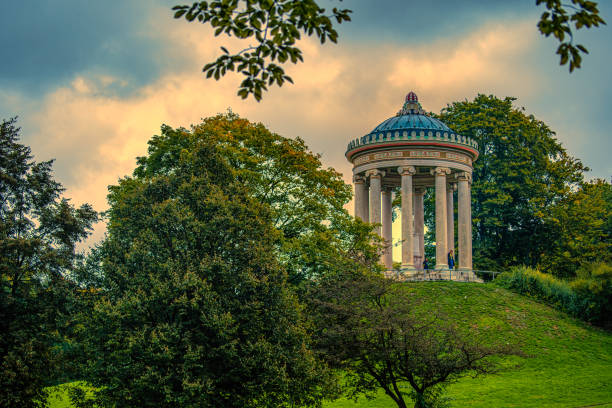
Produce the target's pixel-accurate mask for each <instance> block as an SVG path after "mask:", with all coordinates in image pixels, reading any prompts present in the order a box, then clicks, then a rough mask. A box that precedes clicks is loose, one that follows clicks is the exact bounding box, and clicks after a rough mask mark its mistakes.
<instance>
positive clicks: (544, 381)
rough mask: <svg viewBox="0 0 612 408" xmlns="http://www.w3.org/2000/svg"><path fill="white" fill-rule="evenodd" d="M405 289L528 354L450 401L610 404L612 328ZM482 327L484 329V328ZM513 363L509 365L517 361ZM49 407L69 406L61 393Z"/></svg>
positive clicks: (447, 290)
mask: <svg viewBox="0 0 612 408" xmlns="http://www.w3.org/2000/svg"><path fill="white" fill-rule="evenodd" d="M405 288H406V291H407V294H406V295H407V296H418V297H419V298H423V299H425V300H426V301H427V302H426V303H427V304H428V305H429V306H428V307H429V308H431V310H434V311H440V312H442V313H444V314H446V315H448V316H450V317H453V318H454V319H456V320H457V321H458V322H460V324H461V325H462V326H463V327H465V328H468V329H469V328H472V327H479V328H481V329H487V330H488V332H489V333H491V335H494V336H498V335H501V336H504V337H505V338H507V339H508V340H509V341H512V342H517V343H519V344H521V347H522V349H523V351H524V352H525V353H526V357H511V358H507V359H505V360H504V365H505V366H507V367H508V370H506V371H504V372H502V373H500V374H497V375H494V376H488V377H482V378H477V379H472V378H465V379H463V380H461V381H460V382H458V383H456V384H453V385H452V386H450V387H449V389H448V396H449V397H450V398H451V400H450V404H451V406H452V407H474V408H478V407H483V408H484V407H487V408H490V407H495V408H503V407H521V408H528V407H538V408H542V407H563V408H571V407H587V406H589V407H591V406H596V407H598V408H603V407H609V408H612V334H611V333H609V332H605V331H603V330H600V329H597V328H593V327H591V326H588V325H586V324H584V323H582V322H581V321H578V320H575V319H573V318H570V317H568V316H567V315H565V314H563V313H561V312H558V311H556V310H554V309H552V308H551V307H549V306H546V305H543V304H541V303H538V302H536V301H533V300H531V299H529V298H526V297H524V296H521V295H517V294H515V293H512V292H509V291H507V290H505V289H501V288H498V287H497V286H495V285H493V284H475V283H456V282H420V283H407V284H405ZM487 330H485V331H487ZM517 365H518V366H519V367H518V368H514V367H516V366H517ZM50 402H51V406H52V408H67V407H69V406H70V405H69V404H68V403H67V398H66V397H65V396H64V397H63V398H62V392H61V391H60V392H59V394H55V395H54V396H52V398H51V401H50ZM358 407H368V408H383V407H384V408H387V407H388V408H392V407H395V405H394V404H393V402H392V401H391V399H390V398H389V397H387V396H385V395H384V394H379V395H378V396H377V397H376V398H374V399H373V400H366V399H365V398H362V399H360V400H358V401H357V403H355V402H353V401H348V400H338V401H335V402H333V403H326V404H325V408H358Z"/></svg>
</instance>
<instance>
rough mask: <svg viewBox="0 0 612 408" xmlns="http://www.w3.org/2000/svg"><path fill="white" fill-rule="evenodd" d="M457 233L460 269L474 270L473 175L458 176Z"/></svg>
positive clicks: (461, 174) (464, 173)
mask: <svg viewBox="0 0 612 408" xmlns="http://www.w3.org/2000/svg"><path fill="white" fill-rule="evenodd" d="M457 179H458V184H459V191H458V193H457V207H458V208H457V210H458V220H457V233H458V235H459V269H462V270H472V200H471V198H470V183H471V181H472V175H471V174H470V173H467V172H463V173H459V174H458V175H457Z"/></svg>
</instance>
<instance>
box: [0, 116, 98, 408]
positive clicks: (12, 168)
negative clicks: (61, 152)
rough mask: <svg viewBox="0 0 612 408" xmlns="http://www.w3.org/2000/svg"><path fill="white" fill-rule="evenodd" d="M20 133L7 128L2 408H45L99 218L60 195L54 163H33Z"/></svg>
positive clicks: (12, 124)
mask: <svg viewBox="0 0 612 408" xmlns="http://www.w3.org/2000/svg"><path fill="white" fill-rule="evenodd" d="M19 132H20V129H19V128H18V127H16V120H15V119H10V120H3V121H2V123H1V124H0V285H1V288H0V332H1V333H2V335H1V336H0V406H2V407H44V406H46V405H47V403H46V392H45V390H44V387H46V386H48V385H50V384H51V383H52V381H53V380H54V378H57V377H58V376H59V375H60V374H61V373H58V371H57V370H58V369H59V368H60V367H62V358H61V357H62V353H61V348H60V347H59V345H60V343H61V342H62V339H61V337H60V333H59V331H60V330H61V329H62V328H63V326H64V324H66V316H67V314H68V313H70V312H71V309H70V308H71V306H72V305H73V304H72V302H71V299H72V298H73V294H74V293H75V291H76V289H77V287H76V286H75V285H74V284H71V283H70V280H68V279H66V277H67V276H68V275H69V274H70V271H71V269H72V268H73V266H74V265H73V264H74V261H75V260H76V258H77V254H76V253H75V244H76V243H77V242H78V241H79V240H81V239H83V238H85V237H86V236H87V235H88V233H89V231H91V226H92V224H93V223H94V222H95V221H96V220H97V214H96V212H95V211H93V210H92V208H91V207H90V206H89V205H87V204H85V205H82V206H81V207H80V208H74V207H73V206H72V205H71V204H70V203H69V201H68V200H67V199H65V198H61V193H62V191H63V189H62V187H61V185H60V184H59V183H58V182H56V181H55V180H54V179H53V176H52V171H51V166H52V161H46V162H38V163H37V162H34V161H33V160H32V155H31V152H30V148H29V147H27V146H24V145H22V144H19V143H18V140H19Z"/></svg>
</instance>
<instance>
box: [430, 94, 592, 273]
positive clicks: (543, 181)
mask: <svg viewBox="0 0 612 408" xmlns="http://www.w3.org/2000/svg"><path fill="white" fill-rule="evenodd" d="M514 101H515V98H510V97H506V98H504V99H499V98H497V97H495V96H487V95H478V96H477V97H476V98H474V100H473V101H467V100H466V101H462V102H454V103H452V104H450V105H448V106H447V107H446V108H444V109H443V110H442V112H441V115H440V119H441V120H442V121H444V122H445V123H446V124H447V125H448V126H450V127H451V128H452V129H454V130H455V131H457V132H458V133H460V134H462V135H466V136H470V137H473V138H474V139H476V140H478V143H479V153H480V156H479V158H478V160H477V161H476V162H475V163H474V173H473V183H472V217H473V222H474V226H473V234H474V235H473V242H474V244H473V248H474V265H475V267H476V268H477V269H494V270H502V269H503V268H505V267H507V266H509V265H517V264H524V265H530V266H536V265H538V264H539V263H540V262H542V261H543V259H542V256H543V254H544V253H545V252H546V251H547V250H548V249H549V242H550V241H551V240H554V239H556V238H555V237H554V236H551V235H550V220H551V219H550V214H551V211H552V210H553V209H554V208H555V206H556V205H557V204H558V203H559V201H560V200H563V199H564V198H565V197H567V195H568V194H570V191H571V190H572V189H573V188H577V187H578V186H579V184H580V183H581V182H582V180H583V172H584V171H585V170H587V168H586V167H585V166H584V165H583V164H582V163H581V162H580V160H578V159H576V158H574V157H571V156H570V155H569V154H568V153H567V152H566V150H565V149H564V148H563V146H562V145H561V143H559V141H558V140H557V139H556V138H555V135H554V132H553V131H552V130H551V129H550V128H549V127H548V126H547V125H546V124H545V123H543V122H542V121H540V120H538V119H536V118H535V117H534V116H533V115H528V114H526V113H525V111H524V110H523V109H518V108H515V107H514V106H513V102H514Z"/></svg>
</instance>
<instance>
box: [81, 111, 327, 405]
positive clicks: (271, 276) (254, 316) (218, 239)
mask: <svg viewBox="0 0 612 408" xmlns="http://www.w3.org/2000/svg"><path fill="white" fill-rule="evenodd" d="M210 122H213V123H214V124H218V122H223V121H222V120H221V118H217V120H211V121H209V122H207V123H208V124H210V125H211V126H212V125H213V124H211V123H210ZM245 126H246V124H245ZM202 129H206V123H205V125H203V126H202ZM202 131H203V132H204V130H202ZM217 131H218V133H219V135H218V137H215V136H214V134H213V133H210V134H209V133H204V134H205V135H206V136H207V137H202V135H201V134H198V133H197V132H198V131H195V130H194V132H195V134H191V133H189V132H187V131H185V130H177V131H174V130H172V129H170V128H168V127H164V128H162V136H158V137H154V138H153V139H152V140H151V142H150V149H149V154H148V155H147V156H145V157H141V158H139V161H138V163H139V164H138V167H137V168H136V170H135V171H134V175H133V176H132V177H126V178H124V179H122V180H120V182H119V184H118V185H116V186H112V187H110V194H109V203H110V209H109V211H108V233H107V238H106V239H105V241H104V242H103V244H102V246H101V247H100V252H99V256H100V259H101V262H100V264H99V268H100V269H101V272H102V273H101V274H100V275H101V276H103V279H102V285H101V286H100V287H99V288H97V289H96V292H95V296H96V298H97V299H96V301H95V306H94V307H93V309H92V310H91V311H90V312H89V313H87V314H86V315H84V316H83V321H84V330H83V332H82V333H81V335H82V342H83V344H84V349H83V354H84V355H85V356H86V360H87V363H86V364H85V367H84V374H85V379H86V380H87V381H88V382H89V383H90V384H91V385H93V386H95V387H97V391H96V392H95V401H96V403H97V404H98V405H100V406H122V407H146V406H150V407H153V406H155V407H175V406H181V407H201V406H215V407H285V406H287V407H289V406H291V407H297V406H319V405H320V399H321V396H322V395H323V394H324V393H325V392H326V391H325V389H324V386H325V383H326V378H325V371H324V370H322V369H321V366H320V365H319V364H318V363H317V361H316V360H315V359H314V355H313V353H312V352H311V351H310V350H309V347H308V337H307V333H306V329H305V322H304V317H303V315H302V311H301V306H300V304H299V303H298V302H297V299H296V298H295V296H294V295H293V293H292V291H291V290H290V287H289V286H288V284H287V276H286V273H285V271H284V269H283V268H282V267H281V266H280V265H279V263H278V262H277V256H278V251H277V248H278V242H279V240H280V239H281V234H280V233H279V232H278V230H277V229H276V228H275V227H274V223H273V221H274V215H275V214H274V212H273V211H271V209H270V207H269V205H268V204H266V203H263V202H260V201H258V200H257V199H255V198H254V197H253V194H252V190H251V186H249V184H248V183H245V180H244V179H243V178H242V176H243V173H242V171H241V168H240V166H239V164H240V162H239V161H231V160H230V158H228V157H226V153H227V151H226V150H225V149H228V148H229V146H231V144H229V142H228V144H227V145H224V144H223V140H228V139H230V138H231V137H232V132H227V131H226V130H224V129H222V128H217ZM221 135H224V136H223V137H222V136H221ZM236 137H237V135H236ZM237 154H238V153H237ZM255 187H256V186H255Z"/></svg>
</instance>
